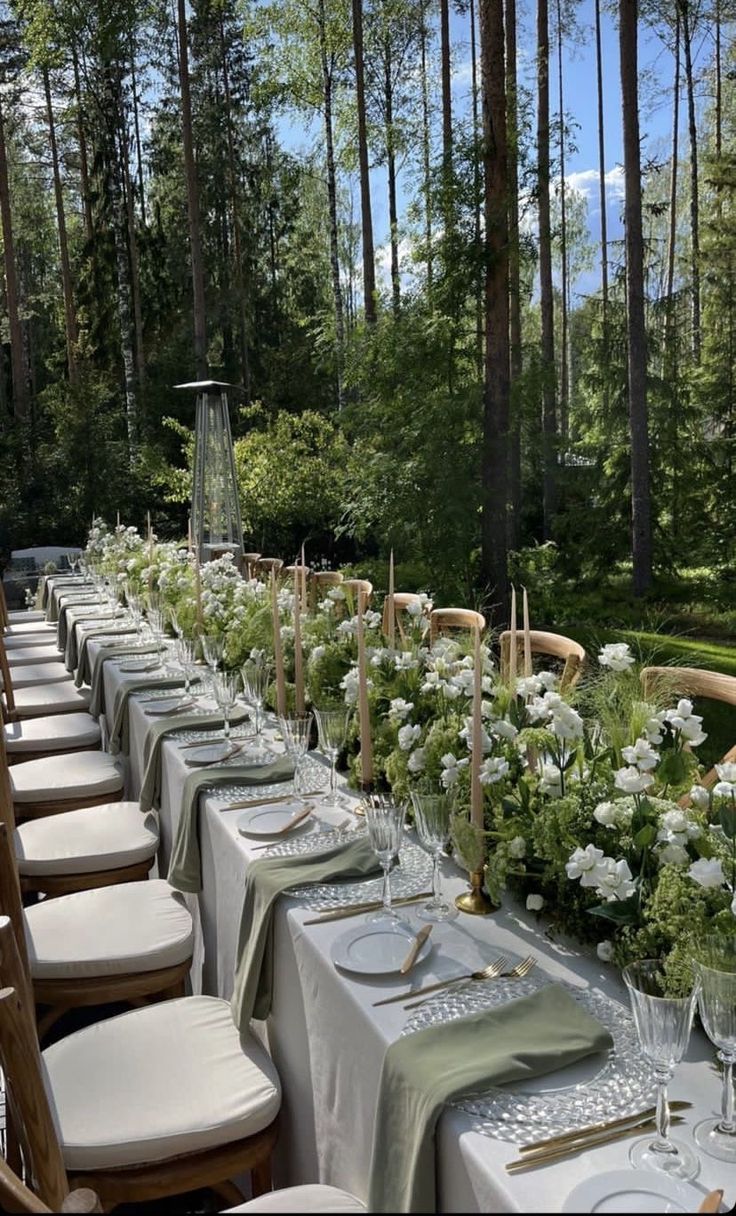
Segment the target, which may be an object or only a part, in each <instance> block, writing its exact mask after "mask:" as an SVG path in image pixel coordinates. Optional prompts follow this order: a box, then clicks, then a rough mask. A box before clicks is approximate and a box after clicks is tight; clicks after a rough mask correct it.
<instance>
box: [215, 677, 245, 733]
mask: <svg viewBox="0 0 736 1216" xmlns="http://www.w3.org/2000/svg"><path fill="white" fill-rule="evenodd" d="M212 692H213V694H214V698H215V700H216V701H217V705H218V708H219V709H221V710H222V717H223V730H222V737H223V739H224V741H225V743H229V742H230V711H231V710H232V709H233V708H234V706H235V704H236V702H237V700H238V693H239V692H240V674H239V672H237V671H220V672H216V673H215V675H214V677H213V680H212Z"/></svg>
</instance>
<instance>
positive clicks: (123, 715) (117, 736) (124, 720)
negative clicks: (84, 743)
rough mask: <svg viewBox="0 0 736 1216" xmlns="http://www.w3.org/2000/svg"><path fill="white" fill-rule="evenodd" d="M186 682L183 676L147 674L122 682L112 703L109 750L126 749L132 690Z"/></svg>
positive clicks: (172, 686) (147, 689) (114, 752)
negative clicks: (142, 677) (138, 678)
mask: <svg viewBox="0 0 736 1216" xmlns="http://www.w3.org/2000/svg"><path fill="white" fill-rule="evenodd" d="M185 683H186V681H185V679H184V676H153V675H151V676H149V677H148V679H141V680H132V681H131V683H130V684H123V685H121V687H120V688H118V689H117V690H116V692H115V698H114V700H113V704H112V714H111V715H110V718H108V721H110V720H112V726H111V728H110V738H109V741H108V747H109V750H110V751H111V752H112V754H113V755H117V753H118V752H127V751H128V701H129V699H130V697H132V695H133V693H134V692H148V691H149V689H152V688H183V686H184V684H185Z"/></svg>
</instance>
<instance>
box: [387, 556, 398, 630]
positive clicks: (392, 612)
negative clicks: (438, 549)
mask: <svg viewBox="0 0 736 1216" xmlns="http://www.w3.org/2000/svg"><path fill="white" fill-rule="evenodd" d="M394 596H395V587H394V551H393V549H392V550H391V556H390V557H389V559H388V644H389V646H390V647H391V649H392V650H393V648H394V646H395V645H396V601H395V599H394Z"/></svg>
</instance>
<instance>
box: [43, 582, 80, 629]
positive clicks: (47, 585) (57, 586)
mask: <svg viewBox="0 0 736 1216" xmlns="http://www.w3.org/2000/svg"><path fill="white" fill-rule="evenodd" d="M87 585H88V586H90V585H91V584H87ZM83 586H84V580H83V579H80V578H79V577H74V576H72V575H66V576H62V577H58V576H57V577H56V578H54V577H53V576H52V575H50V574H42V575H41V609H42V610H43V611H45V612H46V620H47V621H48V620H50V619H51V618H50V616H49V601H50V600H51V598H52V596H51V588H52V587H53V589H54V591H57V590H58V591H59V592H60V591H61V590H62V588H63V589H64V590H68V589H69V588H71V587H83ZM54 621H56V616H54Z"/></svg>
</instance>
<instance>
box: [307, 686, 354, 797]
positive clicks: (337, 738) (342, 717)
mask: <svg viewBox="0 0 736 1216" xmlns="http://www.w3.org/2000/svg"><path fill="white" fill-rule="evenodd" d="M314 716H315V718H316V719H317V734H318V736H319V749H320V751H321V752H323V753H324V755H325V756H326V757H327V759H328V760H329V761H330V788H329V790H328V792H327V793H326V794H325V795H324V797H323V798H322V799H321V805H326V806H337V807H340V808H341V809H342V808H345V807H348V806H349V803H348V801H347V799H346V798H344V797H343V795H342V794H339V793H338V791H337V770H336V767H335V766H336V764H337V757H338V756H339V754H340V748H341V747H342V745H343V744H344V742H345V735H346V734H347V729H348V711H347V709H346V708H345V707H344V706H343V707H341V708H339V709H317V708H316V707H315V710H314Z"/></svg>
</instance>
